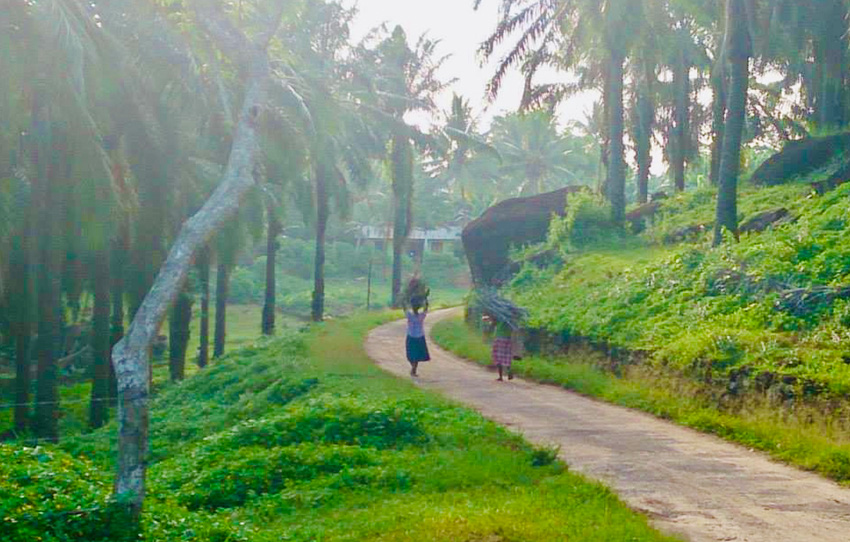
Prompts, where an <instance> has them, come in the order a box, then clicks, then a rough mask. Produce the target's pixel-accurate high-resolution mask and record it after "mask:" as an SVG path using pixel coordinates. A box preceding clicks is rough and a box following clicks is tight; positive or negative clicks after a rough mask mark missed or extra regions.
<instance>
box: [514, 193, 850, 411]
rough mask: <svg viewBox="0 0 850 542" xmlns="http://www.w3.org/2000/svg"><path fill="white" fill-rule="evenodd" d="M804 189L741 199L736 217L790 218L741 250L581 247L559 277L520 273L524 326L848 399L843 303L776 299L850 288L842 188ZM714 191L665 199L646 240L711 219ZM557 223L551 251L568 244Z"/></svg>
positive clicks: (678, 366)
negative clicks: (778, 212) (767, 214)
mask: <svg viewBox="0 0 850 542" xmlns="http://www.w3.org/2000/svg"><path fill="white" fill-rule="evenodd" d="M806 190H807V188H806V187H805V186H801V185H793V184H792V185H790V186H782V187H776V188H771V189H766V190H762V191H758V192H753V191H751V190H750V191H748V192H747V191H745V193H744V195H743V196H742V202H741V209H742V215H743V216H751V215H754V214H756V213H758V212H760V211H764V210H770V209H775V208H777V207H778V206H785V207H787V208H789V209H791V210H792V211H791V212H792V214H793V216H794V217H795V220H794V221H789V222H786V223H783V224H780V225H777V226H776V227H773V228H769V229H768V230H767V231H765V232H762V233H753V234H748V235H745V236H743V237H742V239H741V241H740V243H729V244H726V245H723V246H721V247H718V248H711V247H710V246H708V244H707V242H708V238H707V235H706V236H704V237H702V240H703V243H702V244H694V243H692V242H691V243H684V244H679V245H676V246H667V247H662V246H657V245H656V246H651V245H647V246H643V247H638V248H634V247H632V248H627V249H621V250H611V249H606V250H599V249H598V248H593V247H592V246H591V247H587V249H586V250H585V251H583V252H580V253H573V254H571V255H570V258H569V261H567V262H566V263H565V267H564V268H563V270H560V271H558V272H557V273H556V272H553V271H551V270H546V271H538V270H534V269H530V268H529V266H526V268H525V269H523V271H522V272H521V273H520V275H518V276H517V277H516V278H515V280H514V281H513V284H512V287H511V293H512V295H513V296H514V298H515V299H516V300H517V301H518V302H519V303H520V304H522V305H524V306H526V307H527V308H528V309H529V310H530V313H531V317H530V320H531V325H532V326H537V327H541V328H545V329H548V330H550V331H551V332H555V333H561V334H567V335H577V336H581V337H585V338H588V339H590V340H592V341H594V342H596V343H597V344H600V345H610V346H614V347H620V348H626V349H630V350H635V351H645V352H649V353H650V357H649V360H650V361H651V362H654V363H657V364H659V365H664V366H667V367H670V368H673V369H675V370H677V371H681V372H682V373H683V374H688V375H690V376H692V377H695V378H699V379H710V380H712V381H719V382H722V381H723V380H724V379H727V378H729V379H731V378H733V377H736V375H740V374H741V373H742V372H743V373H745V374H747V375H751V377H752V378H756V377H759V375H762V374H764V375H767V376H764V377H759V378H766V379H768V380H769V379H773V380H776V381H781V380H783V378H784V379H785V380H787V381H791V382H793V384H792V385H791V387H792V388H793V391H792V395H794V396H800V397H803V396H807V395H811V394H812V393H828V394H832V395H836V394H837V395H842V394H845V393H847V392H850V368H849V367H848V365H847V363H846V362H845V361H844V360H846V359H848V357H850V347H848V344H850V342H848V339H850V329H848V327H847V325H846V324H847V323H850V317H849V316H847V315H848V309H847V308H846V307H847V302H846V301H843V300H841V299H839V298H837V297H830V296H827V295H821V296H817V295H811V296H808V297H806V296H801V299H802V300H803V301H802V302H800V303H796V304H792V303H788V302H784V301H782V300H783V299H786V296H787V295H788V292H791V291H794V290H798V291H802V292H805V291H807V290H808V289H812V288H828V287H834V286H843V285H847V284H850V257H849V256H848V254H850V229H848V228H846V224H850V208H848V205H847V201H848V197H850V186H847V185H845V186H842V187H840V188H839V189H837V190H835V191H834V192H832V193H830V194H827V195H826V196H823V197H820V198H810V197H807V196H806V194H807V192H806ZM712 206H713V201H712V192H710V191H708V190H699V191H696V192H694V193H690V194H687V195H682V196H677V197H675V198H671V200H670V201H668V202H665V204H664V206H663V208H662V217H661V218H660V219H659V220H658V221H657V222H656V224H655V225H654V226H653V227H652V228H650V230H649V231H648V232H647V233H646V239H648V240H660V239H663V238H665V237H666V236H667V235H668V234H669V233H670V232H671V231H673V230H675V229H676V228H678V227H680V226H681V225H684V224H693V223H697V222H699V221H700V220H702V219H703V218H706V219H707V218H708V217H709V216H710V212H709V211H710V209H711V208H712ZM566 232H569V230H568V229H566V230H558V229H557V228H555V227H554V226H553V232H552V236H551V237H550V240H549V242H550V243H552V244H555V245H558V246H569V247H571V246H572V241H571V240H570V239H568V238H565V237H564V235H565V234H566Z"/></svg>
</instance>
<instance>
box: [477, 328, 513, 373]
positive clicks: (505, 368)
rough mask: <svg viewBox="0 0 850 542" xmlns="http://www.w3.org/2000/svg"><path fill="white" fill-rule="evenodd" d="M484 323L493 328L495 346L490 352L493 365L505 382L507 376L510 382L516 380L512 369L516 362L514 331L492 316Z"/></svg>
mask: <svg viewBox="0 0 850 542" xmlns="http://www.w3.org/2000/svg"><path fill="white" fill-rule="evenodd" d="M484 321H485V322H486V323H487V324H489V325H491V326H493V328H494V329H493V345H492V348H491V350H490V357H491V360H492V364H493V366H494V367H496V369H497V370H498V371H499V378H497V379H496V380H497V381H499V382H503V381H504V380H505V379H504V377H505V375H506V374H507V377H508V380H513V379H514V373H513V370H512V368H511V366H512V364H513V360H514V341H513V330H512V329H511V327H510V326H509V325H508V324H506V323H505V322H500V321H498V320H497V319H496V318H494V317H493V316H491V315H485V316H484Z"/></svg>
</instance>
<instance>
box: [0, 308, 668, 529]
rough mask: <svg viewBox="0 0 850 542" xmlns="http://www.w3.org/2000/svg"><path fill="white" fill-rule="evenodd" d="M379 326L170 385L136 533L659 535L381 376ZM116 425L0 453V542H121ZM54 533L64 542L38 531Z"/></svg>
mask: <svg viewBox="0 0 850 542" xmlns="http://www.w3.org/2000/svg"><path fill="white" fill-rule="evenodd" d="M387 318H388V316H387V315H370V316H365V317H357V318H352V319H349V320H344V321H338V322H333V323H330V324H327V325H325V326H320V327H317V328H314V329H312V330H311V331H309V332H307V333H306V334H304V333H299V334H296V333H290V334H287V335H285V336H284V337H282V338H280V339H277V340H274V341H271V342H264V341H261V342H260V343H258V344H255V345H251V346H247V347H246V348H243V349H241V350H238V351H235V352H232V353H231V354H229V355H228V356H226V357H225V358H224V359H223V360H221V361H219V362H217V363H216V364H215V365H213V366H212V367H211V368H210V369H208V370H206V371H204V372H203V373H201V374H199V375H197V376H195V377H194V378H191V379H189V380H187V381H185V382H183V383H181V384H179V385H174V386H171V387H168V388H167V389H165V390H164V391H163V393H162V394H161V395H159V396H158V397H157V399H156V400H155V401H154V404H153V412H152V424H151V450H152V463H151V469H150V492H149V494H150V498H149V500H148V507H147V512H146V514H145V523H146V526H147V530H148V534H147V539H149V540H156V541H157V542H163V541H165V542H167V541H171V540H174V541H177V540H203V541H225V540H227V541H230V542H234V541H239V540H252V541H254V540H256V541H266V540H268V541H279V540H298V541H308V540H315V541H319V540H321V541H337V540H350V541H368V540H374V541H388V542H389V541H402V540H405V541H407V540H410V541H413V540H416V541H445V540H451V541H453V542H455V541H458V542H461V541H468V542H472V541H476V542H480V541H493V542H496V541H519V540H522V541H548V540H552V541H555V540H559V541H560V540H588V541H589V540H594V541H611V542H619V541H622V540H667V538H665V537H662V536H660V535H658V534H657V533H654V532H653V531H652V530H651V529H650V528H649V527H647V525H646V521H645V519H643V518H641V517H640V516H637V515H636V514H634V513H632V512H631V511H629V510H628V509H627V508H625V506H623V505H622V504H621V503H620V502H619V501H618V500H617V499H616V497H614V496H613V495H612V494H611V493H610V492H609V491H608V490H606V489H605V488H604V487H602V486H599V485H597V484H593V483H588V482H586V481H585V480H583V479H581V478H580V477H578V476H575V475H572V474H571V473H569V472H567V471H566V469H565V468H564V466H563V465H562V464H560V463H558V462H553V457H554V456H553V452H552V451H551V450H546V449H537V448H534V447H532V446H530V445H528V444H527V443H525V442H524V441H522V440H521V439H520V438H519V437H517V436H514V435H511V434H509V433H508V432H507V431H505V430H504V429H501V428H499V427H498V426H496V425H495V424H492V423H490V422H487V421H485V420H484V419H482V418H481V417H480V416H479V415H478V414H476V413H474V412H472V411H470V410H468V409H464V408H460V407H458V406H456V405H453V404H450V403H448V402H446V401H444V400H442V399H440V398H438V397H436V396H434V395H432V394H428V393H425V392H422V391H420V390H418V389H416V388H415V387H413V386H412V385H411V384H409V383H408V382H405V381H401V380H398V379H395V378H392V377H390V376H388V375H386V374H384V373H382V372H381V371H379V370H378V369H377V368H375V367H374V365H373V364H371V363H370V362H369V360H368V359H367V357H366V355H365V353H364V351H363V348H362V340H363V338H364V336H365V334H366V332H367V331H368V330H369V329H370V328H371V327H373V326H374V325H377V324H378V323H380V322H381V321H384V320H386V319H387ZM114 431H115V428H114V427H112V426H110V427H107V428H106V429H105V431H103V432H99V433H95V434H91V435H86V436H81V437H78V438H75V439H70V440H68V441H66V442H65V443H63V445H62V448H61V449H56V448H41V449H38V450H32V449H22V448H15V447H13V446H9V445H2V446H0V517H2V518H4V520H6V518H14V519H15V520H17V521H18V523H17V524H14V527H13V524H12V523H10V522H8V521H5V522H4V523H2V524H0V525H2V526H0V538H2V539H3V540H9V541H10V542H17V541H18V540H31V539H33V538H32V535H33V533H39V534H41V535H42V536H43V537H44V538H43V539H44V540H48V541H49V540H75V539H86V540H89V542H96V541H98V540H101V539H106V538H107V537H109V536H114V534H110V533H108V532H104V530H103V528H102V527H103V521H102V520H103V517H100V516H101V515H106V513H105V512H101V511H100V510H102V509H103V507H104V503H105V497H106V495H107V494H108V490H109V479H108V475H109V472H110V470H111V458H112V454H113V450H112V446H114V443H113V442H112V441H113V435H114ZM78 507H79V508H83V509H86V510H88V511H85V512H83V513H80V514H67V513H64V512H67V511H68V510H73V509H75V508H78ZM57 525H61V526H62V528H63V529H64V532H65V533H66V534H65V535H64V536H65V538H63V537H62V536H56V535H55V531H54V532H53V533H52V534H48V533H49V530H48V527H49V526H53V527H56V526H57ZM12 529H14V530H12ZM98 529H99V530H98ZM3 530H5V532H3ZM51 536H52V538H51ZM81 537H82V538H81ZM113 539H116V540H117V538H113Z"/></svg>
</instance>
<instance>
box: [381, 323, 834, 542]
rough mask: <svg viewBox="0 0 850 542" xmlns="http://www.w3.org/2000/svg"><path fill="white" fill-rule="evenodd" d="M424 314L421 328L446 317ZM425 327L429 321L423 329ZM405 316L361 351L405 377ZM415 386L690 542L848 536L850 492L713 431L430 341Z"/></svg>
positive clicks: (792, 541) (828, 540)
mask: <svg viewBox="0 0 850 542" xmlns="http://www.w3.org/2000/svg"><path fill="white" fill-rule="evenodd" d="M451 314H452V312H451V311H442V312H438V313H434V314H432V315H430V316H429V321H428V324H429V326H431V325H433V324H434V323H436V322H437V321H438V320H440V319H442V318H446V317H449V316H451ZM429 329H430V327H429ZM404 334H405V327H404V322H395V323H392V324H388V325H386V326H383V327H381V328H378V329H376V330H375V331H373V332H372V333H371V334H370V335H369V337H368V339H367V342H366V350H367V351H368V353H369V355H370V356H371V357H372V359H374V360H375V361H376V362H377V363H378V364H379V365H380V366H381V367H383V368H384V369H386V370H387V371H389V372H391V373H394V374H397V375H399V376H402V377H406V378H410V377H409V376H408V372H409V370H410V368H409V365H408V364H407V362H406V361H405V358H404ZM429 346H430V347H431V355H432V358H433V360H432V361H431V362H430V363H426V364H423V365H422V366H421V367H420V375H421V376H420V378H419V379H418V380H417V383H418V384H419V385H421V386H422V387H424V388H427V389H431V390H435V391H439V392H442V393H443V394H445V395H447V396H448V397H451V398H453V399H455V400H457V401H460V402H462V403H465V404H467V405H469V406H471V407H473V408H475V409H477V410H479V411H480V412H481V413H482V414H483V415H484V416H486V417H488V418H490V419H492V420H494V421H497V422H499V423H501V424H504V425H506V426H509V427H510V428H511V429H512V430H514V431H517V432H519V433H522V434H523V435H525V436H526V437H527V438H528V439H529V440H530V441H532V442H537V443H545V444H556V445H558V446H560V447H561V458H562V459H563V460H564V461H566V462H567V463H568V464H569V465H570V468H571V469H572V470H573V471H576V472H580V473H583V474H585V475H587V476H589V477H591V478H595V479H598V480H601V481H603V482H604V483H606V484H607V485H608V486H610V487H612V488H613V489H614V490H615V491H616V492H617V493H618V494H619V495H620V497H621V498H622V499H623V500H624V501H625V502H627V503H628V504H629V505H630V506H631V507H632V508H634V509H636V510H639V511H641V512H644V513H646V514H647V515H648V516H649V517H650V518H651V519H652V521H653V524H654V525H655V526H656V527H657V528H659V529H660V530H662V531H664V532H666V533H671V534H678V535H680V536H682V537H684V538H685V539H686V540H691V541H693V542H707V541H721V540H722V541H736V542H743V541H746V542H803V541H806V542H807V541H812V542H848V541H850V490H848V489H843V488H841V487H839V486H838V485H836V484H834V483H832V482H830V481H828V480H825V479H823V478H821V477H819V476H817V475H814V474H810V473H806V472H802V471H799V470H796V469H794V468H791V467H788V466H785V465H781V464H778V463H775V462H773V461H771V460H769V459H767V458H766V457H765V456H764V455H762V454H760V453H756V452H751V451H748V450H747V449H745V448H741V447H739V446H736V445H733V444H729V443H727V442H724V441H722V440H720V439H717V438H715V437H712V436H709V435H704V434H701V433H697V432H695V431H691V430H689V429H686V428H683V427H679V426H676V425H673V424H671V423H668V422H665V421H662V420H658V419H656V418H654V417H652V416H649V415H647V414H644V413H641V412H636V411H633V410H629V409H625V408H621V407H617V406H613V405H609V404H606V403H602V402H599V401H595V400H593V399H588V398H586V397H582V396H580V395H577V394H575V393H571V392H569V391H566V390H563V389H560V388H555V387H552V386H545V385H540V384H534V383H530V382H525V381H521V380H514V381H513V382H504V383H501V382H496V381H495V377H494V375H493V374H492V373H490V372H488V371H486V370H485V369H483V368H481V367H479V366H477V365H475V364H472V363H470V362H466V361H463V360H461V359H459V358H457V357H456V356H453V355H452V354H449V353H447V352H445V351H443V350H441V349H439V348H437V347H436V345H434V344H433V342H432V343H431V344H430V345H429Z"/></svg>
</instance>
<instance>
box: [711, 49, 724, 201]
mask: <svg viewBox="0 0 850 542" xmlns="http://www.w3.org/2000/svg"><path fill="white" fill-rule="evenodd" d="M724 62H725V59H724V58H722V56H721V55H720V53H719V52H718V55H717V60H716V65H715V66H714V72H713V73H712V74H711V90H712V93H713V97H712V102H711V173H710V176H709V182H710V183H711V186H717V185H718V184H719V183H720V154H721V152H722V150H723V136H724V134H725V132H726V77H725V71H726V70H725V69H724V68H723V63H724Z"/></svg>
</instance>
